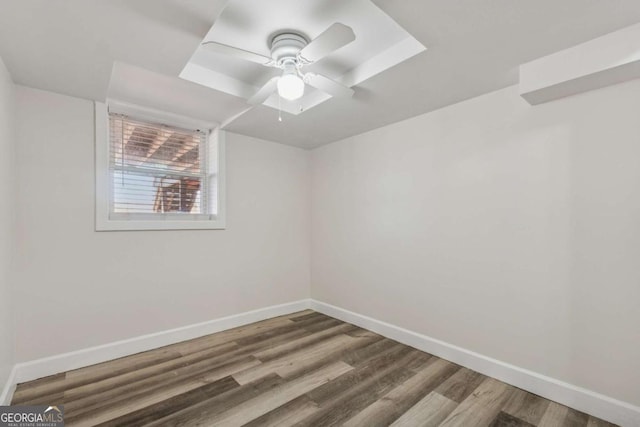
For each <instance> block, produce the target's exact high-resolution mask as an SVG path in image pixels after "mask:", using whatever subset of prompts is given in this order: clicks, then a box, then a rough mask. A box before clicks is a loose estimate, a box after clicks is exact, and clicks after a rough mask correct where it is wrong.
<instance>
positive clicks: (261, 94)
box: [247, 77, 280, 105]
mask: <svg viewBox="0 0 640 427" xmlns="http://www.w3.org/2000/svg"><path fill="white" fill-rule="evenodd" d="M278 80H280V77H273V78H272V79H271V80H269V81H268V82H267V83H265V85H264V86H262V87H261V88H260V90H259V91H257V92H256V93H255V95H253V96H252V97H251V98H249V100H248V101H247V102H248V103H249V104H251V105H259V104H262V103H263V102H264V101H266V100H267V98H269V97H270V96H271V94H272V93H274V92H275V91H276V90H278Z"/></svg>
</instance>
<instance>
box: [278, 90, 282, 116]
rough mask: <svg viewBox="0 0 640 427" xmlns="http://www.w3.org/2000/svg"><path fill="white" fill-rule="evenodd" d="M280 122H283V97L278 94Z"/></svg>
mask: <svg viewBox="0 0 640 427" xmlns="http://www.w3.org/2000/svg"><path fill="white" fill-rule="evenodd" d="M278 121H279V122H281V121H282V97H281V96H280V94H278Z"/></svg>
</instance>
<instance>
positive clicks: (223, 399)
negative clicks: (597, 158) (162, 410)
mask: <svg viewBox="0 0 640 427" xmlns="http://www.w3.org/2000/svg"><path fill="white" fill-rule="evenodd" d="M284 383H285V380H283V379H282V378H280V377H279V376H278V375H276V374H271V375H269V376H266V377H264V378H260V379H259V380H257V381H254V382H252V383H249V384H245V385H241V386H240V387H238V388H235V389H232V390H230V391H228V392H226V393H223V394H221V395H218V396H215V397H212V398H209V399H205V400H203V401H201V402H198V403H195V404H193V405H191V406H189V407H187V408H185V409H182V410H178V411H175V412H174V413H172V414H170V415H168V416H165V417H162V418H159V419H157V420H156V421H153V422H150V423H147V424H145V426H148V427H152V426H162V427H175V426H181V425H182V422H183V420H184V419H189V418H192V415H191V414H193V413H204V412H207V413H209V414H212V416H214V415H215V414H220V413H222V412H224V411H226V410H228V409H230V408H233V407H234V406H237V405H239V404H241V403H243V402H246V401H248V400H251V399H253V398H254V397H257V396H260V395H261V394H263V393H265V392H267V391H269V390H273V389H274V388H276V387H279V386H281V385H283V384H284ZM123 425H126V424H123Z"/></svg>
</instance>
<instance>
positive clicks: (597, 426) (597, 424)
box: [587, 416, 615, 427]
mask: <svg viewBox="0 0 640 427" xmlns="http://www.w3.org/2000/svg"><path fill="white" fill-rule="evenodd" d="M587 427H615V424H613V423H609V422H607V421H605V420H601V419H599V418H596V417H594V416H589V421H588V422H587Z"/></svg>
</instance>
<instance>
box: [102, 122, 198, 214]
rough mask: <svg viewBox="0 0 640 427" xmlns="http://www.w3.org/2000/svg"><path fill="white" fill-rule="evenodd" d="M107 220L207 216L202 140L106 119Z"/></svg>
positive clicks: (171, 129)
mask: <svg viewBox="0 0 640 427" xmlns="http://www.w3.org/2000/svg"><path fill="white" fill-rule="evenodd" d="M109 131H110V132H109V135H110V142H109V144H110V146H109V153H110V154H109V173H110V180H111V209H110V211H111V217H112V218H116V219H117V218H122V217H131V216H145V217H147V216H151V217H157V218H160V217H173V216H179V217H182V218H185V219H186V218H190V219H197V217H202V216H206V215H209V214H210V208H209V206H210V204H209V200H208V198H209V197H208V196H209V184H210V183H209V181H210V179H209V175H208V171H207V165H208V162H207V134H206V133H205V132H201V131H198V130H187V129H180V128H177V127H171V126H166V125H162V124H155V123H147V122H143V121H140V120H136V119H133V118H130V117H128V116H124V115H121V114H114V113H110V114H109Z"/></svg>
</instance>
